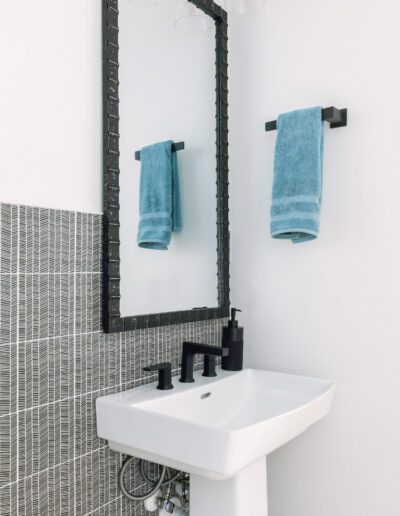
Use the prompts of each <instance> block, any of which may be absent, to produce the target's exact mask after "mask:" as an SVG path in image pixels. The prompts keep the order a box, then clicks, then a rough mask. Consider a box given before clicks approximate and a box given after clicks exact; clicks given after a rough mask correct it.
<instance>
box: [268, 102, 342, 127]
mask: <svg viewBox="0 0 400 516" xmlns="http://www.w3.org/2000/svg"><path fill="white" fill-rule="evenodd" d="M321 118H322V120H323V121H324V122H328V123H329V125H330V128H331V129H335V128H336V127H345V126H346V125H347V109H346V108H344V109H338V108H335V107H333V106H331V107H328V108H324V109H322V110H321ZM275 129H276V120H272V121H271V122H267V123H266V124H265V130H266V131H275Z"/></svg>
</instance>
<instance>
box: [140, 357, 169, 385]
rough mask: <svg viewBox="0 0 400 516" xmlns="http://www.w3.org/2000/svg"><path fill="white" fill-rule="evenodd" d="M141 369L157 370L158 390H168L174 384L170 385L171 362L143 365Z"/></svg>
mask: <svg viewBox="0 0 400 516" xmlns="http://www.w3.org/2000/svg"><path fill="white" fill-rule="evenodd" d="M143 371H146V372H153V371H158V385H157V389H160V391H168V390H169V389H173V388H174V386H173V385H172V378H171V376H172V374H171V364H170V363H169V362H162V363H161V364H155V365H151V366H148V367H144V368H143Z"/></svg>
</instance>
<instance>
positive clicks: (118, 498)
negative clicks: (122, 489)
mask: <svg viewBox="0 0 400 516" xmlns="http://www.w3.org/2000/svg"><path fill="white" fill-rule="evenodd" d="M117 500H122V495H120V496H118V497H117V498H114V500H110V501H109V502H107V503H105V504H104V505H100V507H97V509H93V511H90V512H87V513H86V514H85V516H92V515H93V514H94V513H95V512H97V511H99V510H100V509H103V508H104V507H107V505H111V504H112V503H114V502H116V501H117Z"/></svg>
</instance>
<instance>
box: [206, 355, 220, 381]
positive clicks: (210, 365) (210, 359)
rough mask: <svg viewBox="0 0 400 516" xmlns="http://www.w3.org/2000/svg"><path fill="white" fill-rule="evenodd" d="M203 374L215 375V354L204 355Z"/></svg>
mask: <svg viewBox="0 0 400 516" xmlns="http://www.w3.org/2000/svg"><path fill="white" fill-rule="evenodd" d="M203 376H207V377H212V376H217V372H216V370H215V356H213V355H204V370H203Z"/></svg>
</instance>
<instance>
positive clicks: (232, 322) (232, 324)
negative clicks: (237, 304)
mask: <svg viewBox="0 0 400 516" xmlns="http://www.w3.org/2000/svg"><path fill="white" fill-rule="evenodd" d="M236 312H241V310H239V308H231V319H230V321H228V327H229V328H237V327H238V326H239V323H238V321H237V320H236Z"/></svg>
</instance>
